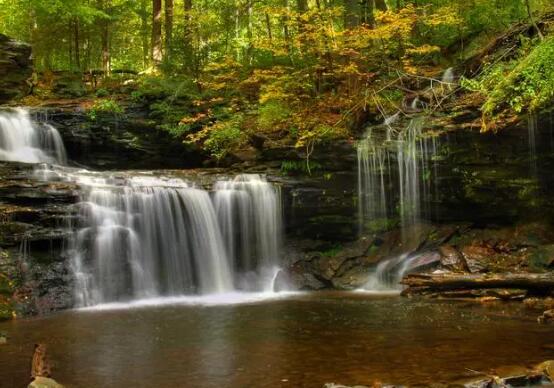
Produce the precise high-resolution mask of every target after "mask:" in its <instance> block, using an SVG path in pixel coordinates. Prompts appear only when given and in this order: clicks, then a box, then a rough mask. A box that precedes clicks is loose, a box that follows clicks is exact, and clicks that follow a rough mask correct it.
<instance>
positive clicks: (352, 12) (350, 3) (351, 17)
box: [343, 0, 358, 30]
mask: <svg viewBox="0 0 554 388" xmlns="http://www.w3.org/2000/svg"><path fill="white" fill-rule="evenodd" d="M343 4H344V14H343V18H344V28H345V29H347V30H350V29H352V28H354V27H356V26H357V25H358V13H357V11H356V0H343Z"/></svg>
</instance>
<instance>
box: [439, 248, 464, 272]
mask: <svg viewBox="0 0 554 388" xmlns="http://www.w3.org/2000/svg"><path fill="white" fill-rule="evenodd" d="M439 253H440V254H441V259H440V260H441V265H442V266H443V267H444V268H446V269H448V270H450V271H454V272H464V271H466V270H467V265H466V263H465V261H464V258H463V257H462V255H461V254H460V252H458V250H457V249H456V248H454V247H453V246H451V245H448V244H445V245H442V246H441V247H440V248H439Z"/></svg>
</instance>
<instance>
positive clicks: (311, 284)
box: [273, 266, 328, 292]
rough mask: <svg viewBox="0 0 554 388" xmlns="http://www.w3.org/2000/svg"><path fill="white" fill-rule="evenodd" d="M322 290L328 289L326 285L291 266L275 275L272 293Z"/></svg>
mask: <svg viewBox="0 0 554 388" xmlns="http://www.w3.org/2000/svg"><path fill="white" fill-rule="evenodd" d="M324 288H328V287H327V285H326V284H325V283H323V282H322V281H320V280H319V279H317V278H316V277H315V276H314V275H313V274H312V273H310V272H307V271H305V270H303V269H301V268H300V267H299V266H292V267H289V268H287V270H282V271H280V272H279V273H278V274H277V277H276V278H275V283H274V288H273V291H276V292H280V291H299V290H321V289H324Z"/></svg>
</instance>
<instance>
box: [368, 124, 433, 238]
mask: <svg viewBox="0 0 554 388" xmlns="http://www.w3.org/2000/svg"><path fill="white" fill-rule="evenodd" d="M423 126H424V120H423V119H421V118H416V119H412V120H411V121H410V122H409V124H408V125H407V126H406V127H404V128H401V129H400V130H398V131H396V130H395V129H394V128H387V129H386V135H383V134H381V136H379V135H378V134H376V133H375V129H369V130H368V132H367V133H366V136H365V137H364V138H363V139H362V140H361V141H360V142H359V143H358V149H357V152H358V216H359V222H360V226H361V228H362V230H363V229H364V227H363V225H365V224H366V223H367V222H371V221H376V220H379V219H393V218H395V216H397V217H398V218H399V220H400V223H401V225H402V226H403V227H407V226H410V225H413V224H415V223H417V222H418V221H419V220H420V219H421V217H422V215H423V214H425V215H428V214H429V213H430V209H429V207H428V204H429V200H430V199H431V198H432V195H433V191H434V190H433V187H432V186H431V181H432V179H433V176H434V175H435V174H436V168H435V167H436V166H435V165H434V164H432V162H433V161H434V159H435V158H436V155H437V140H436V138H435V137H433V136H428V135H426V134H424V133H423ZM395 162H396V166H394V163H395ZM423 206H426V207H425V208H422V207H423Z"/></svg>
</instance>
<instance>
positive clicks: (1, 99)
mask: <svg viewBox="0 0 554 388" xmlns="http://www.w3.org/2000/svg"><path fill="white" fill-rule="evenodd" d="M32 74H33V63H32V60H31V46H30V45H28V44H26V43H23V42H19V41H17V40H14V39H12V38H10V37H8V36H6V35H3V34H0V104H3V103H6V102H9V101H10V100H12V99H15V98H20V97H23V96H25V95H27V94H28V93H29V91H30V83H28V80H29V79H30V78H31V76H32Z"/></svg>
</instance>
